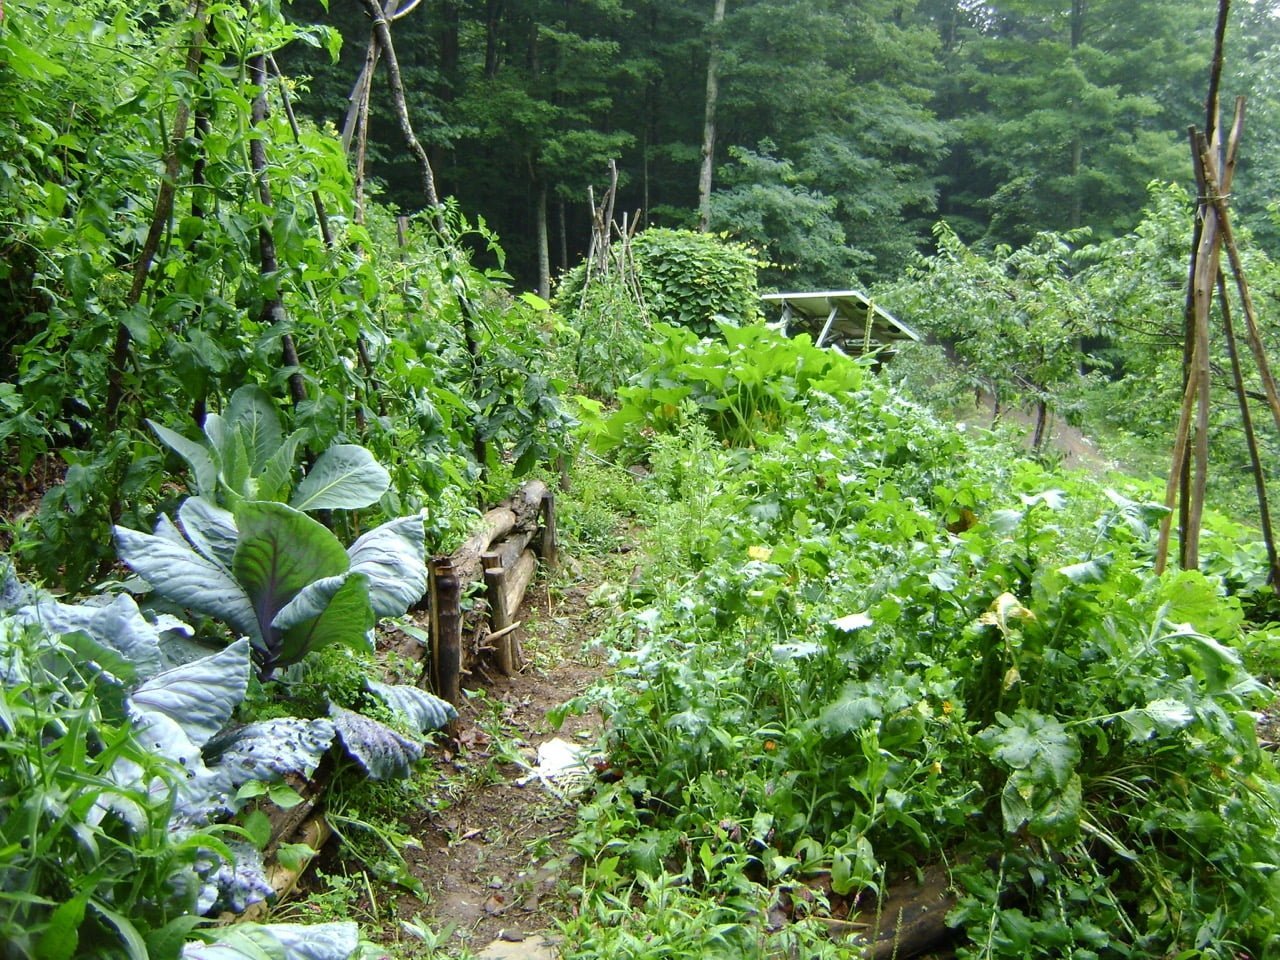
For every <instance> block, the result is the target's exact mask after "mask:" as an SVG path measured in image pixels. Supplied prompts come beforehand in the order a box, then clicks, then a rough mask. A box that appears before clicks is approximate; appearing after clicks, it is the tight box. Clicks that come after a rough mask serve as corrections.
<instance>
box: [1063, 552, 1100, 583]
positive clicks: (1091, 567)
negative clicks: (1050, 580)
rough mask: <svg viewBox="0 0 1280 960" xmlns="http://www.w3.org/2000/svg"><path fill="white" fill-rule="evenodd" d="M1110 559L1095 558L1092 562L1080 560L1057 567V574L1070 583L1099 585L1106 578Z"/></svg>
mask: <svg viewBox="0 0 1280 960" xmlns="http://www.w3.org/2000/svg"><path fill="white" fill-rule="evenodd" d="M1109 562H1110V557H1105V556H1103V557H1097V558H1095V559H1093V560H1081V561H1080V562H1079V563H1069V564H1067V565H1066V566H1065V567H1059V568H1058V572H1059V573H1060V574H1062V575H1063V576H1064V577H1066V578H1067V579H1068V580H1070V581H1071V582H1072V583H1101V582H1102V581H1103V580H1105V579H1106V578H1107V567H1108V566H1109Z"/></svg>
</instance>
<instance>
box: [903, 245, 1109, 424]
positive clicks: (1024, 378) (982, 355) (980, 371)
mask: <svg viewBox="0 0 1280 960" xmlns="http://www.w3.org/2000/svg"><path fill="white" fill-rule="evenodd" d="M934 234H935V236H936V237H937V241H938V252H937V253H936V254H935V255H934V256H932V257H928V258H924V259H922V260H921V261H920V262H919V263H917V264H916V265H915V266H914V267H913V268H912V269H911V270H910V271H909V274H908V279H907V280H906V281H905V283H904V284H903V285H901V286H900V287H899V288H898V289H897V290H896V291H895V294H894V296H895V298H896V299H898V300H899V302H900V304H901V307H902V309H903V310H904V311H905V312H906V313H908V315H910V316H912V317H913V318H916V319H917V320H918V322H919V323H920V324H921V325H922V326H924V327H925V328H926V329H927V330H929V331H930V332H931V333H933V334H934V335H935V336H937V337H939V338H941V339H943V340H945V341H947V342H948V343H950V344H951V346H952V348H953V350H954V353H955V356H956V358H957V360H959V362H960V363H961V364H962V365H963V366H964V368H965V369H966V370H967V371H968V372H969V374H970V376H971V377H972V378H973V381H974V384H975V386H976V387H978V388H979V389H980V390H981V389H985V390H987V391H989V392H990V393H991V395H992V398H993V403H994V404H995V411H996V413H997V414H998V412H999V408H1000V404H1001V403H1003V402H1013V403H1028V402H1030V403H1032V404H1034V406H1035V408H1036V425H1035V433H1034V435H1033V439H1032V445H1033V446H1034V447H1036V448H1037V449H1038V448H1039V446H1040V445H1041V443H1043V441H1044V436H1045V425H1046V423H1047V421H1048V412H1049V410H1050V409H1051V408H1052V407H1053V406H1054V403H1055V400H1056V398H1057V396H1058V394H1059V391H1060V389H1061V388H1062V387H1063V386H1064V385H1065V384H1067V383H1068V382H1070V381H1071V380H1073V379H1074V378H1075V377H1076V375H1077V372H1078V369H1079V365H1080V361H1081V358H1082V353H1081V348H1080V341H1081V338H1083V337H1085V336H1088V335H1089V334H1090V333H1092V332H1093V331H1094V329H1095V327H1096V324H1095V321H1094V320H1093V311H1091V310H1090V309H1089V306H1088V300H1087V299H1086V298H1084V297H1083V296H1082V295H1081V293H1080V292H1079V290H1078V288H1077V284H1076V283H1075V281H1074V278H1073V276H1072V269H1071V268H1072V264H1073V258H1074V251H1073V244H1075V243H1076V242H1077V241H1078V240H1079V239H1080V238H1081V237H1082V236H1083V235H1084V232H1083V231H1071V232H1068V233H1063V234H1056V233H1042V234H1039V235H1037V236H1036V238H1035V239H1034V240H1033V241H1032V242H1031V243H1029V244H1027V245H1026V246H1024V247H1019V248H1017V249H1014V248H1012V247H1008V246H1003V245H1002V246H998V247H996V248H995V250H993V251H992V252H991V253H990V254H989V255H983V254H980V253H978V252H976V251H974V250H973V249H971V248H970V247H968V246H966V245H965V244H964V242H963V241H961V240H960V238H959V237H957V236H956V234H955V233H954V231H952V230H951V228H950V227H948V226H947V225H946V224H945V223H940V224H938V225H937V227H935V228H934Z"/></svg>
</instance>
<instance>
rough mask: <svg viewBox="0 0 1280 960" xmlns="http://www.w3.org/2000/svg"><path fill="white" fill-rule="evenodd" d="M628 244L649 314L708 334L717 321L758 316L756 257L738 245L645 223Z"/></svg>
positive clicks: (740, 321) (741, 320)
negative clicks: (630, 247) (631, 250)
mask: <svg viewBox="0 0 1280 960" xmlns="http://www.w3.org/2000/svg"><path fill="white" fill-rule="evenodd" d="M632 249H633V250H634V253H635V259H636V265H637V272H638V274H639V277H640V286H641V288H642V290H643V291H644V299H645V305H646V307H647V309H648V311H649V313H650V315H651V316H652V317H653V318H655V319H657V320H662V321H664V322H667V323H673V324H678V325H680V326H682V327H687V328H688V329H690V330H692V331H693V332H694V333H696V334H698V335H699V336H711V335H714V334H715V332H716V330H717V328H718V326H719V325H720V323H721V320H727V321H728V322H729V323H731V324H736V325H744V324H748V323H750V322H751V321H753V320H755V319H756V317H757V316H759V313H760V304H759V301H758V299H757V292H756V265H757V264H756V257H755V255H754V254H753V253H752V252H751V250H750V249H748V248H747V247H746V246H744V245H743V244H740V243H732V242H727V241H725V240H723V239H721V238H720V237H716V236H712V235H710V234H705V233H697V232H696V231H693V230H669V229H666V228H661V227H651V228H650V229H648V230H645V231H643V232H642V233H640V234H639V235H638V236H637V237H636V238H635V240H634V241H632Z"/></svg>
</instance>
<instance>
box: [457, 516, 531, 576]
mask: <svg viewBox="0 0 1280 960" xmlns="http://www.w3.org/2000/svg"><path fill="white" fill-rule="evenodd" d="M515 526H516V514H515V511H513V510H511V509H509V508H507V507H495V508H494V509H492V510H490V511H489V512H488V513H486V514H485V515H484V516H483V517H481V518H480V526H479V527H477V528H476V531H475V533H473V534H472V535H471V536H470V537H468V538H467V539H466V542H464V543H463V544H462V546H460V547H459V548H458V549H457V550H455V551H454V553H453V558H452V559H453V569H454V573H455V574H456V576H457V577H458V580H459V581H460V582H461V583H471V582H472V581H473V580H476V579H478V578H479V577H480V575H481V573H482V572H483V571H484V566H483V564H482V563H481V560H480V558H481V556H483V555H484V554H485V553H487V552H488V551H489V548H490V547H492V546H493V544H494V542H495V541H497V540H501V539H502V538H503V537H505V536H506V535H507V534H508V533H510V532H511V531H512V530H514V529H515Z"/></svg>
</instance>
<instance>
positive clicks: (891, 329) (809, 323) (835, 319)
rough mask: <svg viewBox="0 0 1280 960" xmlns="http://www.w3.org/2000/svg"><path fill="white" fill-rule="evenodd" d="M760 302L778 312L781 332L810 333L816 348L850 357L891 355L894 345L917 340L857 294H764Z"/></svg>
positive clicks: (855, 292)
mask: <svg viewBox="0 0 1280 960" xmlns="http://www.w3.org/2000/svg"><path fill="white" fill-rule="evenodd" d="M760 299H762V300H764V301H765V302H766V303H768V304H772V305H776V306H777V307H779V308H781V310H782V328H783V330H785V331H787V332H789V333H790V332H800V331H803V332H806V333H811V334H813V336H814V342H815V343H816V344H817V345H818V346H820V347H821V346H824V345H827V344H834V345H836V346H839V347H840V348H841V349H843V350H844V351H845V352H846V353H850V354H861V353H876V352H879V351H886V352H891V351H892V350H893V345H894V344H895V343H898V342H900V341H903V340H915V341H917V342H918V341H919V340H920V335H919V334H918V333H916V332H915V331H914V330H912V329H911V328H910V327H908V326H907V325H906V324H905V323H903V322H902V321H901V320H899V319H898V318H897V317H895V316H893V315H892V314H890V313H889V312H888V311H886V310H882V309H880V308H879V307H877V306H876V305H875V304H873V303H872V302H871V298H870V297H868V296H867V295H866V294H865V293H863V292H862V291H860V290H821V291H815V292H812V293H766V294H764V295H763V296H762V297H761V298H760ZM868 320H870V323H868Z"/></svg>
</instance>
